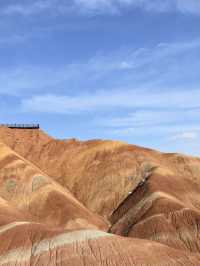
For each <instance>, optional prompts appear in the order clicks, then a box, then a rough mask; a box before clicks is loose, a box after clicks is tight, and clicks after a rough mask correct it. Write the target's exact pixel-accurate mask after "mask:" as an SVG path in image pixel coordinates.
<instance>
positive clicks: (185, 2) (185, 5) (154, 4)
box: [2, 0, 200, 15]
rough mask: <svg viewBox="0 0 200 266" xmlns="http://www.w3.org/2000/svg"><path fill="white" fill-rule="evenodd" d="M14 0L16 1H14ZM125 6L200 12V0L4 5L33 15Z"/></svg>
mask: <svg viewBox="0 0 200 266" xmlns="http://www.w3.org/2000/svg"><path fill="white" fill-rule="evenodd" d="M13 2H14V1H13ZM124 8H129V9H135V8H140V9H143V10H146V11H149V12H176V11H178V12H181V13H193V14H200V1H199V0H164V1H163V0H59V1H58V0H36V1H30V0H28V1H23V0H21V1H18V2H17V3H16V2H14V3H12V4H8V5H6V6H4V8H3V10H2V11H3V13H4V14H8V15H10V14H20V15H32V14H38V13H41V12H44V11H47V10H48V11H52V14H55V13H66V12H76V13H90V14H92V13H111V14H113V13H114V14H118V13H120V12H123V9H124Z"/></svg>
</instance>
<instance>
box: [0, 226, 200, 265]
mask: <svg viewBox="0 0 200 266" xmlns="http://www.w3.org/2000/svg"><path fill="white" fill-rule="evenodd" d="M16 235H17V236H18V238H17V239H16ZM8 239H9V240H10V241H9V244H7V243H6V242H7V240H8ZM0 241H1V243H4V244H1V246H0V251H1V255H0V265H2V266H8V265H9V266H12V265H13V266H14V265H17V266H19V265H52V266H53V265H68V266H76V265H82V266H85V265H88V266H103V265H105V266H106V265H115V266H126V265H146V266H147V265H148V266H155V265H177V266H178V265H199V264H198V263H199V261H200V257H199V255H197V254H196V255H195V254H190V253H189V252H183V251H179V250H175V249H172V248H169V247H167V246H164V245H161V244H157V243H154V242H151V241H145V240H139V239H128V238H127V239H126V238H122V237H117V236H114V235H110V234H107V233H105V232H102V231H97V230H76V231H60V230H53V229H46V228H45V227H44V225H41V224H36V223H28V222H18V223H12V224H8V225H7V226H5V227H2V228H1V231H0Z"/></svg>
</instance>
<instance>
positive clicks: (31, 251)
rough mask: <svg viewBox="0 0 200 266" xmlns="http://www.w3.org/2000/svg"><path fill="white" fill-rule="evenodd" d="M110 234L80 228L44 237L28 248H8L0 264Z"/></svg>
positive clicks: (23, 259) (1, 257)
mask: <svg viewBox="0 0 200 266" xmlns="http://www.w3.org/2000/svg"><path fill="white" fill-rule="evenodd" d="M111 236H112V235H111V234H108V233H105V232H102V231H96V230H80V231H74V232H70V233H64V234H60V235H58V236H55V237H53V238H50V239H45V240H42V241H40V242H36V243H34V244H33V246H32V247H29V248H23V247H22V248H18V249H14V250H10V251H9V252H7V253H5V254H4V255H2V256H0V265H3V264H6V263H15V262H18V261H20V262H23V261H28V260H30V258H31V257H35V256H37V255H41V254H42V253H44V252H48V251H50V250H51V251H52V250H53V249H56V248H58V247H62V246H64V245H69V244H73V243H76V242H83V241H87V240H91V239H98V238H101V237H111Z"/></svg>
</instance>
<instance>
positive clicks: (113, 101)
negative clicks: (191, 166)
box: [22, 88, 200, 124]
mask: <svg viewBox="0 0 200 266" xmlns="http://www.w3.org/2000/svg"><path fill="white" fill-rule="evenodd" d="M185 99H187V101H186V100H185ZM199 99H200V89H193V90H192V89H190V90H185V91H181V90H179V91H175V90H174V91H173V90H172V91H168V92H163V91H162V90H154V91H153V90H135V89H133V90H124V89H123V88H122V89H121V90H113V91H97V92H94V93H93V94H91V93H90V94H79V95H77V96H65V95H63V96H59V95H53V94H47V95H38V96H33V97H31V98H28V99H25V100H23V102H22V106H23V109H24V110H26V111H31V112H44V113H45V112H47V113H49V112H50V113H61V114H62V113H79V112H83V111H94V110H96V111H97V110H99V111H102V110H105V109H106V110H111V109H117V108H122V109H137V108H148V109H150V108H154V109H161V108H163V109H170V108H174V109H184V108H190V109H191V108H200V103H199ZM168 114H169V113H165V112H163V113H154V114H153V113H152V112H151V113H149V114H147V113H143V114H141V113H140V116H141V115H142V116H143V117H142V118H143V119H144V117H145V118H146V120H149V121H150V119H154V118H158V116H162V115H163V116H164V118H165V120H167V119H168V117H167V116H168ZM131 119H133V121H134V120H136V121H139V120H140V118H139V119H138V117H136V116H133V117H129V118H128V119H125V120H124V121H122V120H121V121H120V120H116V121H113V122H114V123H115V122H116V124H117V123H119V124H120V123H121V124H123V123H127V122H129V121H131ZM172 119H173V118H172Z"/></svg>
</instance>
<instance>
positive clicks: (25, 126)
mask: <svg viewBox="0 0 200 266" xmlns="http://www.w3.org/2000/svg"><path fill="white" fill-rule="evenodd" d="M0 127H7V128H11V129H15V128H16V129H39V128H40V125H39V124H0Z"/></svg>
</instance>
